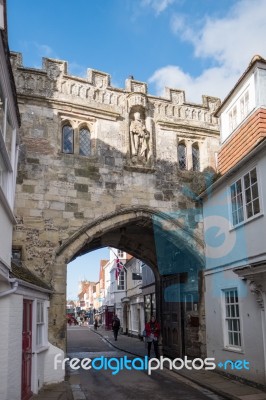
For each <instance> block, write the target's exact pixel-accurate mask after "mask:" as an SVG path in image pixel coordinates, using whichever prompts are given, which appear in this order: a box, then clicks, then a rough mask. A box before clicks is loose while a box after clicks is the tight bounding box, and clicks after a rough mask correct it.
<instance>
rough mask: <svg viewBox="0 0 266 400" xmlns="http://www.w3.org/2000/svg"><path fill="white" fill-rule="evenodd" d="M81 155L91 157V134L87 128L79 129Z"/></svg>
mask: <svg viewBox="0 0 266 400" xmlns="http://www.w3.org/2000/svg"><path fill="white" fill-rule="evenodd" d="M79 154H80V155H81V156H89V155H90V154H91V134H90V131H89V129H88V128H87V126H82V127H81V128H80V129H79Z"/></svg>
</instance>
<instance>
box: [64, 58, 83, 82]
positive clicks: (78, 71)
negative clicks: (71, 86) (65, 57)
mask: <svg viewBox="0 0 266 400" xmlns="http://www.w3.org/2000/svg"><path fill="white" fill-rule="evenodd" d="M67 66H68V74H69V75H74V76H78V77H80V78H86V77H87V68H85V67H84V66H83V65H80V64H78V63H76V62H75V61H73V62H68V64H67Z"/></svg>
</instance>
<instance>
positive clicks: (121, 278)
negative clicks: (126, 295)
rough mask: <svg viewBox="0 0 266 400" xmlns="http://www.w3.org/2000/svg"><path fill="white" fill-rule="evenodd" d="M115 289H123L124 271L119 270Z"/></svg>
mask: <svg viewBox="0 0 266 400" xmlns="http://www.w3.org/2000/svg"><path fill="white" fill-rule="evenodd" d="M117 290H125V271H123V270H122V271H121V272H120V274H119V276H118V281H117Z"/></svg>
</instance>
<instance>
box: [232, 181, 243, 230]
mask: <svg viewBox="0 0 266 400" xmlns="http://www.w3.org/2000/svg"><path fill="white" fill-rule="evenodd" d="M231 204H232V217H233V225H237V224H239V223H240V222H242V221H244V212H243V194H242V183H241V179H239V180H238V181H236V182H235V183H233V185H231Z"/></svg>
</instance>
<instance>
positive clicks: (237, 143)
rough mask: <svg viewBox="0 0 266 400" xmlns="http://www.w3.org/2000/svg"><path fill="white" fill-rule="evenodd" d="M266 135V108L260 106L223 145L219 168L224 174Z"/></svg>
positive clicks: (219, 155) (219, 157)
mask: <svg viewBox="0 0 266 400" xmlns="http://www.w3.org/2000/svg"><path fill="white" fill-rule="evenodd" d="M265 137H266V110H265V109H264V108H259V109H258V110H256V111H255V112H254V113H253V114H252V115H251V116H250V117H249V118H248V119H247V121H246V122H245V123H244V124H243V125H241V126H240V127H239V128H238V129H237V130H236V132H234V133H233V135H232V136H231V137H230V139H229V140H228V141H227V142H226V143H225V144H224V145H223V146H222V148H221V150H220V152H219V154H218V170H219V173H221V174H222V175H224V174H225V173H226V172H227V171H229V170H230V169H231V168H232V167H234V166H235V165H236V164H237V163H238V162H239V161H240V160H242V158H243V157H245V156H246V155H247V154H248V153H249V152H250V151H251V150H252V149H253V148H254V147H256V146H257V145H258V144H259V143H260V142H261V141H262V140H264V139H265Z"/></svg>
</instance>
